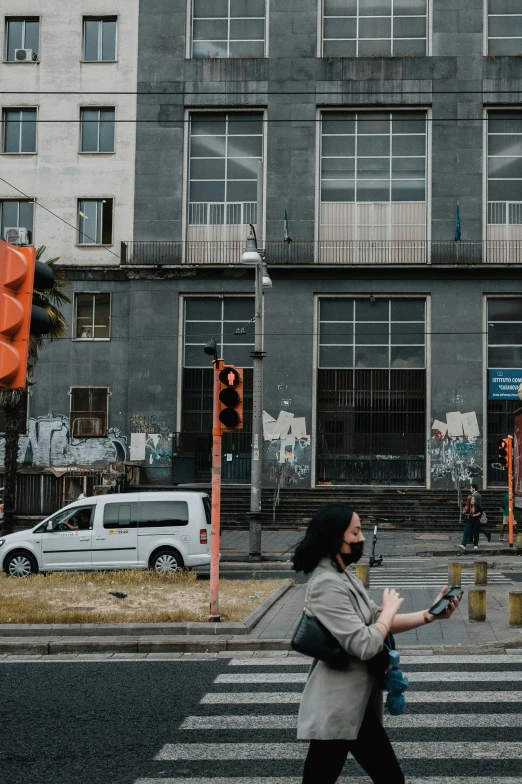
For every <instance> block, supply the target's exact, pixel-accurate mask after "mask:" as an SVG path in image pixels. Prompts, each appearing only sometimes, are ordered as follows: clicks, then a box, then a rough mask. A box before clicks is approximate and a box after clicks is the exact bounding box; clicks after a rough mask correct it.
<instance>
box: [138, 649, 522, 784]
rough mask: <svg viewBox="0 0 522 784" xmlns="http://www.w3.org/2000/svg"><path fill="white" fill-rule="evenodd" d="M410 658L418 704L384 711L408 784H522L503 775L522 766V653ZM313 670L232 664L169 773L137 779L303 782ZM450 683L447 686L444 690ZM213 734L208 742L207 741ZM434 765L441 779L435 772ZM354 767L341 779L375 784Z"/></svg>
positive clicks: (171, 758) (410, 696)
mask: <svg viewBox="0 0 522 784" xmlns="http://www.w3.org/2000/svg"><path fill="white" fill-rule="evenodd" d="M402 662H403V664H404V666H405V674H406V675H407V676H408V678H409V680H410V684H411V688H410V689H409V690H408V691H407V694H406V700H407V706H411V710H410V711H409V712H408V710H407V711H406V712H405V713H404V714H403V715H402V716H388V715H385V717H384V724H385V727H386V728H387V729H388V731H390V737H391V739H392V743H393V748H394V750H395V753H396V755H397V757H398V759H399V760H400V761H402V766H403V768H404V771H405V774H406V776H407V781H408V784H521V782H522V776H520V775H518V776H498V775H495V774H496V773H498V772H506V773H508V772H513V773H515V772H516V771H517V770H519V769H520V760H522V735H521V732H520V730H521V728H522V712H521V711H520V710H519V708H520V705H521V704H522V689H520V690H517V685H518V684H519V683H521V682H522V655H520V654H513V655H511V654H480V655H465V656H435V655H427V656H423V655H420V654H408V655H405V656H403V657H402ZM408 665H410V666H408ZM435 665H436V666H435ZM447 665H455V666H453V667H448V666H447ZM459 665H460V666H459ZM308 666H309V660H308V659H306V658H305V657H300V656H280V655H268V656H266V657H264V656H259V657H255V656H253V657H248V658H247V657H241V658H239V657H238V658H237V659H231V660H229V661H228V662H227V663H226V667H225V671H221V672H219V673H218V674H216V676H215V677H214V680H213V684H212V687H211V688H210V689H209V691H208V692H207V693H206V694H204V696H203V697H202V698H201V699H200V702H199V705H198V706H196V709H195V710H194V711H193V713H194V715H187V716H185V718H184V719H183V721H182V723H181V725H180V727H179V733H178V734H177V735H176V737H173V738H172V739H167V740H168V742H167V743H165V745H164V746H163V747H162V748H161V749H160V750H159V751H158V752H157V753H156V755H155V757H154V762H155V765H157V766H161V768H162V770H161V776H159V777H158V776H156V778H154V777H141V778H139V779H137V780H135V782H134V784H301V781H302V778H301V776H299V775H296V774H299V773H300V772H301V770H302V763H303V760H304V758H305V756H306V753H307V750H308V742H306V741H297V740H294V738H295V731H296V727H297V706H298V703H299V702H300V700H301V694H302V688H303V685H304V682H305V680H306V677H307V669H308ZM247 668H249V669H247ZM441 672H443V673H444V676H443V678H442V677H441ZM452 683H454V684H455V687H454V688H456V689H457V690H452V687H451V684H452ZM468 683H469V687H466V686H464V684H468ZM488 683H490V684H491V685H490V686H488V685H487V684H488ZM443 684H444V685H446V684H448V686H449V688H448V687H446V689H445V690H444V691H439V690H438V689H439V688H440V686H442V685H443ZM479 684H480V685H479ZM500 684H502V685H501V686H500ZM484 685H485V688H486V689H487V691H486V690H482V688H481V687H484ZM497 685H498V688H496V687H497ZM285 687H286V689H287V690H286V691H284V690H281V689H285ZM513 687H514V688H513ZM278 688H279V690H277V691H272V690H271V689H278ZM459 688H466V689H467V690H466V691H461V690H459ZM245 689H249V690H248V691H245ZM417 689H422V691H421V690H417ZM384 696H385V695H383V699H384ZM485 706H487V707H485ZM285 707H286V710H285ZM206 738H208V739H209V742H202V741H203V740H205V739H206ZM424 739H425V740H424ZM170 763H172V765H173V768H172V771H171V770H169V764H170ZM180 763H181V764H182V765H183V771H181V769H180V768H179V767H178V766H179V765H180ZM432 769H433V770H434V771H436V772H437V773H438V774H439V775H433V776H430V775H429V773H430V771H431V770H432ZM263 771H266V775H265V776H262V775H261V776H260V775H259V773H260V772H263ZM348 771H353V773H354V774H356V775H355V776H354V777H350V778H346V777H345V776H341V778H340V779H339V782H338V784H348V783H349V784H368V783H369V779H368V778H367V777H364V776H360V775H359V774H360V768H359V767H358V766H357V765H356V763H355V761H354V760H353V758H351V757H349V759H348V761H347V767H346V768H345V771H344V773H345V775H346V773H348ZM169 773H172V774H174V775H171V777H170V778H169ZM181 773H183V774H184V775H181ZM411 773H414V774H415V775H414V776H411V775H408V774H411ZM443 773H446V774H448V775H442V774H443ZM454 773H455V774H463V773H469V775H453V774H454ZM203 774H206V775H203ZM270 774H273V775H270ZM282 774H283V775H282ZM284 774H286V775H284Z"/></svg>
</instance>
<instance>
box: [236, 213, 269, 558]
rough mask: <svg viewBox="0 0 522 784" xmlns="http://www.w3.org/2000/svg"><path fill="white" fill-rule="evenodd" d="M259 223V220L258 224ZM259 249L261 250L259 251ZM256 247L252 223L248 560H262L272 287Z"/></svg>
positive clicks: (246, 259) (247, 258)
mask: <svg viewBox="0 0 522 784" xmlns="http://www.w3.org/2000/svg"><path fill="white" fill-rule="evenodd" d="M258 225H259V224H258ZM261 253H262V251H261ZM261 253H260V252H259V250H258V247H257V238H256V233H255V230H254V227H253V226H252V225H251V226H250V235H249V237H248V240H247V246H246V250H245V252H244V253H243V255H242V257H241V263H242V264H251V265H253V266H254V268H255V317H254V318H255V343H254V351H253V352H252V357H253V367H254V380H253V395H252V397H253V400H252V409H253V410H252V452H251V475H250V521H249V547H248V560H249V561H260V560H261V482H262V468H263V357H264V355H265V354H264V351H263V322H264V319H263V289H265V288H271V286H272V281H271V280H270V277H269V275H268V269H267V266H266V263H265V262H264V261H263V258H262V255H261Z"/></svg>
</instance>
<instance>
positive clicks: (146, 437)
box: [130, 414, 173, 484]
mask: <svg viewBox="0 0 522 784" xmlns="http://www.w3.org/2000/svg"><path fill="white" fill-rule="evenodd" d="M130 429H131V434H130V460H131V461H132V462H136V463H139V464H140V465H141V466H143V477H144V479H145V480H146V481H147V482H148V483H149V484H169V483H170V481H171V476H172V452H173V449H172V446H173V435H172V433H171V432H170V428H168V427H167V426H166V425H165V424H164V423H163V422H160V421H158V420H157V419H156V417H155V416H154V415H144V414H133V415H132V416H131V418H130Z"/></svg>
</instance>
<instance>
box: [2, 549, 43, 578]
mask: <svg viewBox="0 0 522 784" xmlns="http://www.w3.org/2000/svg"><path fill="white" fill-rule="evenodd" d="M4 571H5V572H6V573H7V574H8V575H9V577H29V575H30V574H36V573H37V572H38V564H37V563H36V559H35V558H34V556H33V555H31V553H27V552H18V553H11V554H10V555H8V556H7V558H6V559H5V561H4Z"/></svg>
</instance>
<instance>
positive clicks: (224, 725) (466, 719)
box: [180, 713, 522, 731]
mask: <svg viewBox="0 0 522 784" xmlns="http://www.w3.org/2000/svg"><path fill="white" fill-rule="evenodd" d="M384 726H385V727H388V728H390V729H406V728H408V729H410V728H422V727H427V728H431V729H438V728H446V727H472V728H475V727H522V715H519V714H514V713H489V714H483V715H477V714H476V713H414V714H411V715H408V714H405V715H403V716H387V715H386V716H384ZM296 727H297V714H295V713H292V714H288V715H287V714H268V715H261V716H255V715H254V716H227V715H224V716H187V718H186V719H185V720H184V722H183V724H182V725H181V728H180V729H182V730H247V731H248V730H265V729H266V730H272V729H274V730H277V729H280V730H285V729H286V730H287V729H295V728H296Z"/></svg>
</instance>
